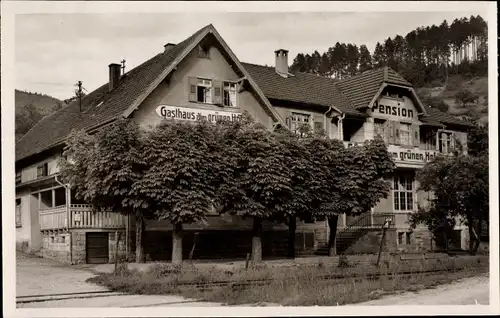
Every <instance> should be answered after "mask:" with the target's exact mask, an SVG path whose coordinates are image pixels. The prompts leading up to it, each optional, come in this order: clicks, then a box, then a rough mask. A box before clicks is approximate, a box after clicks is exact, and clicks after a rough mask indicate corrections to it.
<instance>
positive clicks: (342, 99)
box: [243, 63, 364, 116]
mask: <svg viewBox="0 0 500 318" xmlns="http://www.w3.org/2000/svg"><path fill="white" fill-rule="evenodd" d="M243 66H244V67H245V69H246V70H248V72H249V73H250V75H251V76H252V78H253V79H254V80H255V81H256V82H257V85H258V86H259V87H260V88H261V89H262V91H263V92H264V94H265V95H266V97H267V98H269V99H277V100H283V101H290V102H295V103H303V104H313V105H319V106H325V107H330V106H332V107H334V108H336V109H337V110H339V111H341V112H343V113H347V114H350V115H357V116H363V115H364V114H363V113H361V112H359V111H358V110H356V109H354V107H353V105H352V104H351V103H350V102H349V100H348V99H347V98H346V96H344V95H343V94H342V92H341V91H340V90H339V89H338V87H336V86H335V82H334V81H333V80H332V79H331V78H328V77H323V76H317V75H314V74H309V73H301V72H297V73H294V74H293V76H288V77H286V78H285V77H283V76H281V75H279V74H278V73H276V70H275V68H274V67H268V66H262V65H256V64H250V63H243Z"/></svg>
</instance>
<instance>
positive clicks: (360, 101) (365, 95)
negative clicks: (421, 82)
mask: <svg viewBox="0 0 500 318" xmlns="http://www.w3.org/2000/svg"><path fill="white" fill-rule="evenodd" d="M384 83H386V84H395V85H400V86H406V87H412V86H413V85H412V84H411V83H410V82H408V81H407V80H405V79H404V78H403V77H401V76H400V75H399V74H398V73H396V72H395V71H394V70H393V69H391V68H390V67H387V66H386V67H382V68H377V69H374V70H370V71H366V72H364V73H361V74H359V75H355V76H353V77H350V78H347V79H344V80H341V81H339V82H337V83H336V85H337V86H338V87H340V89H341V90H342V92H343V93H344V94H345V95H346V96H347V97H348V98H349V100H350V101H351V103H352V104H353V106H354V107H355V108H363V107H367V106H368V105H369V104H370V102H371V101H372V99H373V97H374V96H375V95H377V93H378V91H379V89H380V88H381V86H382V84H384Z"/></svg>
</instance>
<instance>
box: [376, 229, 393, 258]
mask: <svg viewBox="0 0 500 318" xmlns="http://www.w3.org/2000/svg"><path fill="white" fill-rule="evenodd" d="M390 223H391V219H385V222H384V225H383V227H382V229H383V232H382V238H381V239H380V248H379V251H378V257H377V267H379V266H380V257H381V256H382V248H383V247H384V242H385V234H386V232H387V229H388V228H389V225H390Z"/></svg>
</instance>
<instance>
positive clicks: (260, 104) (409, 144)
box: [16, 25, 469, 264]
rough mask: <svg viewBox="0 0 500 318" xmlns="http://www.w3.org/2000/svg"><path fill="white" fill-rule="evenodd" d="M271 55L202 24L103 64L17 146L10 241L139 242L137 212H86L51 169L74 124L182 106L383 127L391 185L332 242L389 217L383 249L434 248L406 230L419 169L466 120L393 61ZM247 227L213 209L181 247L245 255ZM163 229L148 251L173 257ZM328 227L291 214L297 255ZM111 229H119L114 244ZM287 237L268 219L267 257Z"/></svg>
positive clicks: (56, 245) (42, 244) (22, 245)
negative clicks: (149, 49) (421, 95)
mask: <svg viewBox="0 0 500 318" xmlns="http://www.w3.org/2000/svg"><path fill="white" fill-rule="evenodd" d="M270 54H272V52H270ZM274 55H275V58H276V65H275V66H274V67H266V66H260V65H254V64H248V63H242V62H240V61H239V60H238V59H237V57H236V56H235V55H234V53H233V52H232V51H231V49H230V48H229V47H228V45H227V44H226V43H225V42H224V40H223V39H222V37H221V36H220V35H219V33H218V32H217V31H216V30H215V28H214V27H213V26H212V25H208V26H206V27H204V28H202V29H201V30H199V31H197V32H196V33H194V34H193V35H192V36H190V37H189V38H188V39H186V40H185V41H183V42H181V43H179V44H176V45H175V44H171V43H168V44H167V45H165V46H164V49H163V50H162V52H160V53H159V54H157V55H156V56H154V57H152V58H151V59H150V60H148V61H146V62H144V63H143V64H141V65H139V66H137V67H136V68H134V69H132V70H130V71H128V72H127V73H125V74H123V75H122V74H121V66H120V65H119V64H110V65H109V82H108V83H106V84H104V85H103V86H101V87H99V88H97V89H96V90H95V91H93V92H91V93H89V94H88V95H86V96H85V97H83V98H82V100H81V104H80V103H79V102H78V101H76V102H74V103H72V104H71V105H69V106H67V107H65V108H63V109H61V110H59V111H57V112H55V113H54V114H52V115H50V116H47V117H46V118H44V119H42V120H41V121H40V122H39V123H37V124H36V125H35V126H34V127H33V128H32V129H31V130H30V131H29V132H28V133H27V134H26V135H25V136H24V137H23V138H22V139H21V140H19V142H18V143H17V144H16V248H17V249H18V250H22V251H25V252H30V253H39V254H41V255H43V256H44V257H47V258H53V259H57V260H59V261H62V262H66V263H71V264H77V263H106V262H112V261H113V260H114V255H115V253H114V250H115V249H116V248H117V247H118V250H119V255H123V254H124V253H129V255H130V254H131V253H130V252H131V251H133V250H134V248H135V247H134V243H135V239H134V232H133V229H134V226H133V224H134V220H133V218H127V217H125V216H122V215H121V214H118V213H111V212H108V213H103V212H95V211H93V210H92V207H91V206H89V205H87V204H85V202H80V201H78V200H76V198H75V196H74V193H72V192H71V191H70V190H69V189H68V188H67V187H66V186H65V185H64V184H62V183H61V182H60V180H59V179H58V178H57V173H58V166H57V160H58V158H59V157H60V156H61V153H62V149H63V147H64V140H65V138H66V137H67V136H68V134H69V133H70V132H71V130H72V129H86V130H87V131H89V132H94V131H96V130H97V129H99V128H100V127H103V126H105V125H108V124H110V123H112V122H113V121H115V120H116V119H118V118H121V117H128V118H132V119H133V120H135V121H136V122H137V123H139V125H140V126H142V127H144V128H146V129H147V128H148V127H151V126H154V125H156V124H158V123H159V122H161V121H163V120H166V119H173V118H175V119H176V120H180V119H182V120H195V116H184V117H185V118H184V117H182V116H179V114H189V113H191V112H194V113H196V116H198V115H199V116H206V117H207V118H209V119H210V120H217V118H221V117H220V116H229V117H230V118H233V119H234V118H237V116H238V115H239V114H241V112H243V111H244V110H246V111H248V112H249V113H250V114H251V115H252V116H253V117H254V118H255V119H256V120H257V121H258V122H260V123H262V124H264V125H266V126H267V127H268V128H269V129H273V127H274V126H276V125H284V126H286V127H288V128H289V129H292V130H295V129H296V127H298V126H299V125H300V124H303V123H308V124H310V125H311V127H312V128H313V129H319V128H321V129H324V130H325V131H326V132H327V134H328V136H329V137H330V138H338V139H340V140H343V141H344V142H345V144H346V146H347V147H348V146H349V145H352V144H355V143H359V142H363V141H364V140H367V139H371V138H373V137H374V136H375V135H376V134H380V135H381V136H383V137H384V139H385V141H386V142H387V144H388V148H389V151H390V152H391V153H392V154H393V156H394V159H395V162H396V164H397V167H398V168H397V171H396V173H395V174H394V177H393V180H392V181H393V184H394V189H393V191H392V192H391V194H390V196H389V198H388V199H386V200H382V201H381V202H380V203H379V204H378V205H377V206H376V207H375V208H374V209H373V210H372V211H371V212H370V213H369V215H367V216H364V217H363V222H362V224H363V226H359V224H361V223H360V220H359V219H356V220H354V219H351V218H349V217H347V218H346V217H342V218H341V219H340V222H339V223H340V224H339V227H340V228H341V231H340V233H339V241H338V242H337V243H338V247H339V246H342V249H343V250H344V249H346V248H349V249H350V251H352V252H373V251H374V248H375V246H376V245H378V243H376V242H377V235H379V232H380V219H381V218H380V217H382V219H385V217H386V216H387V215H390V216H391V218H392V226H391V229H390V231H389V232H390V233H389V235H388V246H389V248H391V249H402V248H404V249H432V248H433V247H432V242H431V240H430V237H429V234H428V233H427V232H426V230H425V229H421V230H417V231H415V233H413V232H412V231H410V229H409V225H408V224H407V220H408V216H409V214H410V213H412V211H414V210H415V209H416V207H417V204H425V201H426V200H427V199H428V198H429V195H430V194H428V193H421V192H417V189H418V185H417V184H416V181H415V171H416V170H417V169H419V168H421V167H423V165H424V164H425V162H426V161H428V160H430V159H431V158H433V156H435V155H436V154H437V153H450V152H451V150H452V149H454V148H455V146H456V145H455V143H456V142H460V143H462V144H464V145H465V144H466V137H467V136H466V132H465V131H466V130H467V128H468V127H469V124H467V123H465V122H463V121H461V120H459V119H456V118H454V117H452V116H449V115H447V114H445V113H441V112H439V111H438V110H435V109H432V108H429V107H426V106H425V105H423V104H422V103H421V102H420V101H419V99H418V97H417V95H416V94H415V91H414V89H413V87H412V85H411V84H410V83H409V82H408V81H406V80H405V79H404V78H402V77H401V76H400V75H398V74H397V73H396V72H395V71H393V70H392V69H390V68H387V67H385V68H381V69H376V70H371V71H367V72H365V73H362V74H360V75H358V76H354V77H352V78H349V79H346V80H342V81H339V82H334V81H333V80H332V79H330V78H325V77H320V76H315V75H311V74H305V73H295V74H291V73H290V72H289V70H288V51H287V50H285V49H279V50H276V51H275V52H274ZM186 111H189V112H186ZM353 222H354V225H353ZM250 227H251V223H250V222H249V221H248V220H241V219H238V218H236V217H231V216H218V215H213V216H209V218H208V221H207V222H204V223H200V224H191V225H186V226H185V229H186V230H187V231H188V233H187V234H186V236H185V238H184V249H185V250H186V252H187V253H188V252H189V250H190V249H191V245H192V244H193V239H194V237H195V235H194V233H196V232H198V240H197V243H196V248H195V257H198V258H209V257H215V258H220V257H244V256H245V254H246V253H247V252H249V251H250V250H249V249H250V245H251V239H250V236H249V228H250ZM170 229H171V227H170V224H168V222H163V221H148V222H147V224H146V237H145V245H146V251H145V252H146V253H147V254H148V255H149V257H150V258H151V259H153V260H161V259H167V258H169V257H170V250H171V246H169V245H171V244H170V243H169V242H171V240H170V236H169V235H171V234H170V232H169V230H170ZM342 229H343V230H342ZM327 231H328V228H327V226H326V224H325V223H324V222H318V223H299V224H298V225H297V240H296V247H297V251H298V253H299V254H308V253H315V252H318V251H321V249H322V248H323V247H324V245H325V243H326V238H327V237H328V236H327ZM118 233H120V234H123V235H121V237H123V238H125V239H122V240H121V243H120V244H116V238H117V234H118ZM466 234H467V233H466V231H464V229H463V228H461V227H459V228H457V235H458V236H459V239H458V243H457V244H458V245H459V246H460V245H462V246H465V241H466V240H467V237H466ZM286 236H287V230H286V226H284V225H283V226H280V225H272V224H266V225H265V226H264V237H263V253H264V256H266V255H279V254H280V253H281V252H282V251H283V245H284V244H285V240H286ZM203 238H209V239H203ZM125 241H126V242H129V243H128V244H125V243H124V242H125ZM165 242H168V243H165Z"/></svg>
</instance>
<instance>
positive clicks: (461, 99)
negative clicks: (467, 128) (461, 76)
mask: <svg viewBox="0 0 500 318" xmlns="http://www.w3.org/2000/svg"><path fill="white" fill-rule="evenodd" d="M478 99H479V96H478V95H476V94H475V93H473V92H471V91H470V90H469V89H467V88H463V89H461V90H460V91H458V92H457V94H456V95H455V102H456V103H457V104H460V105H462V107H466V106H468V105H470V104H474V103H476V102H477V101H478Z"/></svg>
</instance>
